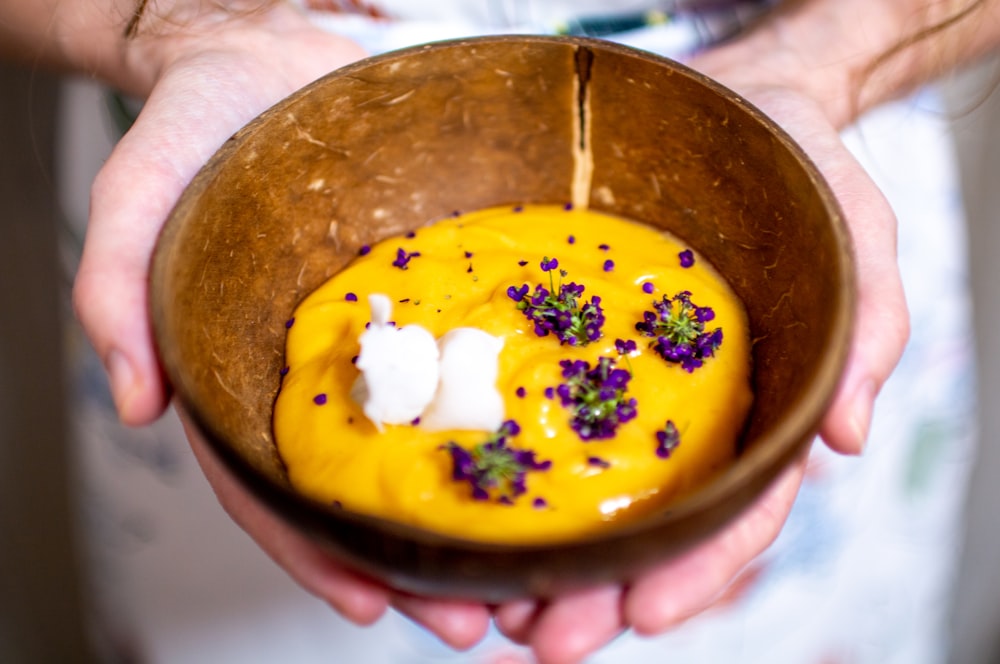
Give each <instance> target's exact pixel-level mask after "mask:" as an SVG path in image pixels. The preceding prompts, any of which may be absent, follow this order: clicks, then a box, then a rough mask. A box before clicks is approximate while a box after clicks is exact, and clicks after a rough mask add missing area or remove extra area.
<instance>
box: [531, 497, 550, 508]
mask: <svg viewBox="0 0 1000 664" xmlns="http://www.w3.org/2000/svg"><path fill="white" fill-rule="evenodd" d="M531 506H532V507H534V508H535V509H536V510H541V509H545V508H546V507H548V506H549V503H548V502H547V501H546V500H545V499H544V498H542V497H541V496H539V497H538V498H535V499H534V500H533V501H532V502H531Z"/></svg>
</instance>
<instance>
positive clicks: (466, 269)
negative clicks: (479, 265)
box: [465, 263, 472, 272]
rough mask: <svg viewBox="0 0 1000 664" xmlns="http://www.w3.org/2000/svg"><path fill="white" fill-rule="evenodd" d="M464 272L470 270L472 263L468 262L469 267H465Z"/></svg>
mask: <svg viewBox="0 0 1000 664" xmlns="http://www.w3.org/2000/svg"><path fill="white" fill-rule="evenodd" d="M465 271H466V272H472V263H469V267H467V268H465Z"/></svg>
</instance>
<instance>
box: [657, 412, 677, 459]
mask: <svg viewBox="0 0 1000 664" xmlns="http://www.w3.org/2000/svg"><path fill="white" fill-rule="evenodd" d="M680 443H681V434H680V432H679V431H678V430H677V425H675V424H674V421H673V420H667V424H666V426H664V427H663V428H662V429H660V430H659V431H657V432H656V456H658V457H660V458H661V459H669V458H670V455H671V454H673V452H674V450H675V449H676V448H677V446H678V445H680Z"/></svg>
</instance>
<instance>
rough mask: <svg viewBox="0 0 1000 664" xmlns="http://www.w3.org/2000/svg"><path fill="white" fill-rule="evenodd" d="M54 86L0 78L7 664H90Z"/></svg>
mask: <svg viewBox="0 0 1000 664" xmlns="http://www.w3.org/2000/svg"><path fill="white" fill-rule="evenodd" d="M57 97H58V95H57V85H56V82H55V81H54V79H51V78H49V77H46V76H43V75H41V74H38V73H35V72H31V71H28V70H24V69H17V68H8V67H0V662H4V663H5V664H21V663H22V662H24V663H31V664H35V663H41V662H87V661H91V657H90V651H89V644H88V642H87V639H86V636H85V635H86V629H85V627H84V621H85V619H86V611H85V610H84V608H83V607H84V603H83V601H82V592H81V584H80V583H79V579H80V575H79V574H78V562H79V559H78V557H77V555H76V546H75V542H74V539H73V532H74V529H73V510H72V509H71V503H70V498H69V495H70V486H69V478H70V475H69V472H68V464H67V457H68V454H67V453H68V450H67V439H66V421H65V406H66V398H65V391H64V387H63V379H62V376H63V371H62V365H61V348H62V335H61V325H60V310H61V309H60V302H59V285H60V284H59V279H60V276H59V275H60V274H61V272H60V270H59V269H58V268H57V254H56V246H57V245H56V219H57V207H56V201H55V194H54V187H53V184H52V182H51V174H52V172H53V168H52V166H53V154H54V145H55V138H56V137H55V135H54V131H53V127H54V119H55V112H56V104H57Z"/></svg>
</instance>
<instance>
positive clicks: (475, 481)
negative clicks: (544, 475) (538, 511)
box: [441, 420, 552, 507]
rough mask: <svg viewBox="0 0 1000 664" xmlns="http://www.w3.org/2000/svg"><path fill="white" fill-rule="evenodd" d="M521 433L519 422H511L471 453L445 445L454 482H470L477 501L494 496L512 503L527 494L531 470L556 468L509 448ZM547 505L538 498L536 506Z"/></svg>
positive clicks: (501, 500)
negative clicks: (526, 481) (527, 477)
mask: <svg viewBox="0 0 1000 664" xmlns="http://www.w3.org/2000/svg"><path fill="white" fill-rule="evenodd" d="M520 432H521V427H520V426H518V424H517V422H515V421H514V420H507V421H506V422H504V423H503V424H501V425H500V428H499V429H498V430H497V431H496V433H493V434H491V435H490V437H489V438H488V439H487V440H486V442H485V443H480V444H479V445H476V446H475V447H474V448H472V449H471V450H467V449H465V448H464V447H462V446H461V445H459V444H458V443H455V442H454V441H451V442H449V443H447V444H446V445H442V446H441V449H444V450H447V451H448V452H449V453H450V454H451V461H452V479H453V480H455V481H456V482H468V483H469V484H470V485H471V486H472V497H473V498H475V499H476V500H490V498H491V497H492V498H494V499H495V500H496V502H498V503H505V504H512V503H513V501H514V499H515V498H517V497H518V496H520V495H522V494H524V493H526V492H527V486H526V484H525V479H526V475H527V474H528V471H532V470H548V469H549V468H551V467H552V462H551V461H538V460H537V459H536V458H535V452H534V451H533V450H526V449H516V448H513V447H509V446H508V445H507V443H508V439H510V438H513V437H514V436H516V435H517V434H518V433H520ZM491 494H492V495H491ZM544 504H545V503H544V501H543V502H542V503H541V504H539V502H538V499H537V498H536V499H535V502H534V505H535V507H541V506H544Z"/></svg>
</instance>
